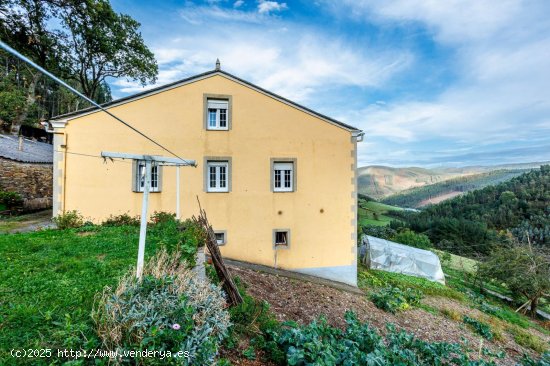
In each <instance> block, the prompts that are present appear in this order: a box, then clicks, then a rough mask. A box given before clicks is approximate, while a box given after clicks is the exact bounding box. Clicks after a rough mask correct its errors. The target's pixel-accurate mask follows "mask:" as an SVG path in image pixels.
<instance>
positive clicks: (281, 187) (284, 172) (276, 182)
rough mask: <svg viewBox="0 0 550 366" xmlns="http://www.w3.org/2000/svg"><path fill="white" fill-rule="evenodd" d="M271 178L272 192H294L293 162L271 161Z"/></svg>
mask: <svg viewBox="0 0 550 366" xmlns="http://www.w3.org/2000/svg"><path fill="white" fill-rule="evenodd" d="M272 180H273V181H272V188H273V192H294V189H295V187H294V185H295V177H294V162H293V161H285V162H282V161H281V162H279V161H275V162H273V174H272Z"/></svg>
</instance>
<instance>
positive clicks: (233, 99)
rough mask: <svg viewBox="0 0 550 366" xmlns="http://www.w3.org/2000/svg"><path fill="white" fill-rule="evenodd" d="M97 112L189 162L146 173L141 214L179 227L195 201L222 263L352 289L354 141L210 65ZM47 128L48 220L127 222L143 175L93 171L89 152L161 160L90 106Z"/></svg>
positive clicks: (342, 127)
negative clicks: (78, 217)
mask: <svg viewBox="0 0 550 366" xmlns="http://www.w3.org/2000/svg"><path fill="white" fill-rule="evenodd" d="M106 107H108V110H109V111H110V112H111V113H113V114H115V115H116V116H118V117H120V118H122V119H123V120H124V121H127V122H128V123H130V124H131V125H132V126H134V127H136V128H137V129H138V130H140V131H142V132H144V133H145V134H146V135H148V136H150V137H151V138H153V139H154V140H156V141H158V142H160V143H161V144H162V145H164V146H165V147H168V148H169V149H170V150H172V151H173V152H175V153H176V154H177V155H179V156H180V157H184V158H186V159H193V160H195V161H196V162H197V163H198V166H197V167H181V168H175V167H173V166H160V165H159V166H156V167H154V168H153V179H152V181H151V191H152V193H151V194H150V205H149V212H153V211H169V212H176V207H177V206H179V210H180V215H181V217H183V218H185V217H190V216H191V215H193V214H197V213H198V204H197V199H196V197H197V196H198V198H199V200H200V202H201V205H202V207H203V208H204V209H205V210H206V212H207V215H208V218H209V220H210V222H211V223H212V225H213V227H214V229H215V230H216V237H217V239H218V243H219V245H220V250H221V253H222V255H223V256H224V257H226V258H231V259H235V260H240V261H244V262H250V263H255V264H261V265H265V266H271V267H276V268H282V269H287V270H292V271H296V272H301V273H305V274H310V275H314V276H319V277H323V278H327V279H331V280H336V281H340V282H343V283H347V284H351V285H356V274H357V250H356V248H357V246H356V240H357V214H356V213H357V206H356V202H357V201H356V196H357V177H356V167H357V142H358V141H361V140H362V136H363V132H362V131H360V130H359V129H357V128H354V127H351V126H348V125H346V124H344V123H341V122H338V121H336V120H334V119H332V118H329V117H326V116H324V115H321V114H319V113H316V112H314V111H312V110H310V109H308V108H305V107H303V106H300V105H298V104H296V103H294V102H292V101H290V100H287V99H285V98H283V97H280V96H278V95H276V94H274V93H271V92H269V91H267V90H264V89H262V88H260V87H258V86H255V85H253V84H251V83H249V82H247V81H245V80H242V79H240V78H238V77H236V76H233V75H231V74H229V73H227V72H225V71H222V70H221V69H220V68H219V64H217V66H216V69H215V70H212V71H209V72H206V73H203V74H200V75H196V76H193V77H190V78H187V79H184V80H180V81H178V82H175V83H172V84H169V85H165V86H162V87H159V88H156V89H152V90H148V91H145V92H143V93H139V94H135V95H132V96H129V97H126V98H122V99H119V100H115V101H113V102H110V103H108V104H106ZM51 122H52V126H53V127H54V131H55V135H54V149H55V152H54V197H53V201H54V215H58V214H61V213H63V212H66V211H69V210H78V211H79V212H81V213H82V214H83V215H84V216H85V217H87V218H90V219H92V220H93V221H97V222H99V221H101V220H103V219H105V218H107V217H108V216H109V215H111V214H113V215H116V214H121V213H125V212H128V213H130V214H131V215H138V214H139V213H140V212H141V203H142V193H141V192H142V191H143V179H142V178H143V171H144V169H143V165H142V164H141V163H140V162H136V161H131V160H115V161H114V162H110V161H104V160H103V159H102V158H100V154H101V152H102V151H115V152H122V153H133V154H147V155H163V156H168V155H167V153H166V151H163V150H162V149H161V148H159V147H157V146H156V145H154V144H153V143H151V142H150V141H148V140H147V139H145V138H143V137H142V136H140V135H139V134H137V133H135V132H134V131H132V130H130V129H129V128H127V127H126V126H124V125H123V124H121V123H119V122H118V121H116V120H115V119H113V118H112V117H110V116H109V115H107V114H106V113H104V112H101V111H99V110H98V109H95V108H91V109H87V110H82V111H79V112H75V113H71V114H66V115H62V116H58V117H55V118H54V119H53V120H52V121H51ZM177 169H179V170H180V173H179V174H180V179H179V182H180V185H179V187H176V175H177V173H176V170H177ZM178 189H179V194H178V193H177V191H178ZM178 195H179V205H178V204H177V203H176V197H177V196H178ZM136 250H137V246H136Z"/></svg>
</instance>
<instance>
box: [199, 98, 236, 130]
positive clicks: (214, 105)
mask: <svg viewBox="0 0 550 366" xmlns="http://www.w3.org/2000/svg"><path fill="white" fill-rule="evenodd" d="M224 107H225V108H224ZM204 108H205V111H204V113H205V121H204V123H205V128H206V129H207V130H210V131H228V130H229V129H231V97H230V96H225V95H213V94H206V95H205V103H204ZM210 109H215V110H216V125H215V126H211V125H210ZM221 110H225V126H223V127H222V126H220V114H221Z"/></svg>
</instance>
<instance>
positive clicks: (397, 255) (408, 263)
mask: <svg viewBox="0 0 550 366" xmlns="http://www.w3.org/2000/svg"><path fill="white" fill-rule="evenodd" d="M363 243H364V244H366V245H367V250H368V255H369V258H368V261H369V265H370V268H372V269H379V270H383V271H388V272H396V273H403V274H406V275H410V276H416V277H423V278H426V279H428V280H431V281H436V282H439V283H442V284H445V275H444V274H443V270H442V269H441V263H440V262H439V257H438V256H437V255H436V254H435V253H433V252H430V251H429V250H424V249H418V248H414V247H410V246H408V245H403V244H399V243H395V242H392V241H389V240H385V239H380V238H376V237H374V236H368V235H364V236H363Z"/></svg>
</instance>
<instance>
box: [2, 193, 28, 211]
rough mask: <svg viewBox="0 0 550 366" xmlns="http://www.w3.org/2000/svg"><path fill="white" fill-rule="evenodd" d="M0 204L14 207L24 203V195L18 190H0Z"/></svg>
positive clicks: (9, 207)
mask: <svg viewBox="0 0 550 366" xmlns="http://www.w3.org/2000/svg"><path fill="white" fill-rule="evenodd" d="M0 204H1V205H4V206H6V208H8V209H13V208H15V207H19V206H21V205H23V197H22V196H21V195H20V194H19V193H17V192H5V191H0Z"/></svg>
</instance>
